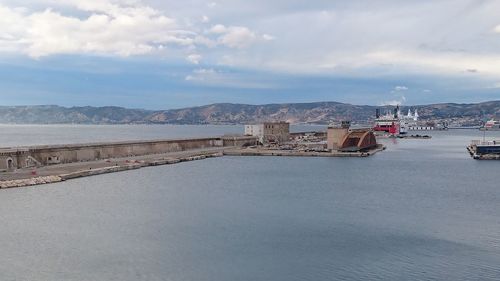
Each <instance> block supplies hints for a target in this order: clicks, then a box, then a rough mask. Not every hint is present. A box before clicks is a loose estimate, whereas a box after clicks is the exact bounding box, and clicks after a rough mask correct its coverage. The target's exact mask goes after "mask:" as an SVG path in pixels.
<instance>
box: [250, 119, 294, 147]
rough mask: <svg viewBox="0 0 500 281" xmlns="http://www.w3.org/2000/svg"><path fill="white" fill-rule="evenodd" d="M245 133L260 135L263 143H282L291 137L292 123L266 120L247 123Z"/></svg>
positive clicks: (259, 137)
mask: <svg viewBox="0 0 500 281" xmlns="http://www.w3.org/2000/svg"><path fill="white" fill-rule="evenodd" d="M245 135H247V136H256V137H258V139H259V141H260V142H261V143H270V142H276V143H282V142H286V141H288V140H289V139H290V123H287V122H265V123H262V124H255V125H245Z"/></svg>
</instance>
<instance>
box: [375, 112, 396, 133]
mask: <svg viewBox="0 0 500 281" xmlns="http://www.w3.org/2000/svg"><path fill="white" fill-rule="evenodd" d="M398 114H399V106H398V107H396V108H395V109H394V112H393V113H390V112H388V113H387V114H385V115H380V110H379V109H377V113H376V117H377V118H376V119H375V125H374V126H373V130H374V131H378V132H386V133H389V134H391V135H398V134H399V133H400V131H399V130H400V126H399V124H400V123H399V116H398Z"/></svg>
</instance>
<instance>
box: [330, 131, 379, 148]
mask: <svg viewBox="0 0 500 281" xmlns="http://www.w3.org/2000/svg"><path fill="white" fill-rule="evenodd" d="M376 146H377V139H376V138H375V135H374V134H373V131H372V130H367V129H360V130H352V131H350V132H349V133H347V134H346V135H345V136H344V138H343V139H342V141H341V142H340V145H339V148H338V150H339V151H346V152H353V151H363V150H368V149H371V148H374V147H376Z"/></svg>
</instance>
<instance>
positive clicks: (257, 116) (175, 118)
mask: <svg viewBox="0 0 500 281" xmlns="http://www.w3.org/2000/svg"><path fill="white" fill-rule="evenodd" d="M377 108H380V109H381V111H382V112H385V111H390V110H392V109H393V108H394V107H392V106H370V105H352V104H346V103H339V102H312V103H286V104H263V105H249V104H231V103H217V104H210V105H205V106H197V107H189V108H181V109H170V110H144V109H128V108H122V107H114V106H106V107H91V106H85V107H61V106H56V105H39V106H0V123H13V124H68V123H69V124H71V123H75V124H246V123H257V122H262V121H288V122H290V123H292V124H299V123H309V124H328V123H331V122H332V121H338V120H352V121H353V122H360V123H362V122H370V121H371V120H373V119H374V118H375V110H376V109H377ZM409 108H411V109H412V111H413V110H415V109H417V110H418V113H419V116H420V118H421V119H422V120H432V121H447V122H455V123H457V124H459V125H464V126H471V125H479V124H480V123H481V122H483V121H484V120H487V119H490V118H493V117H499V116H500V101H489V102H482V103H471V104H457V103H441V104H429V105H417V106H411V107H408V106H402V108H401V109H402V112H403V113H406V112H407V111H408V109H409Z"/></svg>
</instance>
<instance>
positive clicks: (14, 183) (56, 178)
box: [0, 153, 223, 189]
mask: <svg viewBox="0 0 500 281" xmlns="http://www.w3.org/2000/svg"><path fill="white" fill-rule="evenodd" d="M222 155H223V154H222V153H204V154H199V155H190V156H183V157H179V158H168V159H152V160H149V161H139V162H135V163H131V164H127V165H119V166H109V167H103V168H97V169H86V170H79V171H76V172H72V173H67V174H61V175H52V176H42V177H33V178H27V179H18V180H9V181H0V189H4V188H15V187H26V186H34V185H40V184H49V183H57V182H61V181H66V180H71V179H76V178H81V177H90V176H97V175H102V174H107V173H115V172H122V171H128V170H135V169H140V168H143V167H148V166H160V165H170V164H176V163H181V162H187V161H195V160H203V159H207V158H213V157H221V156H222Z"/></svg>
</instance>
